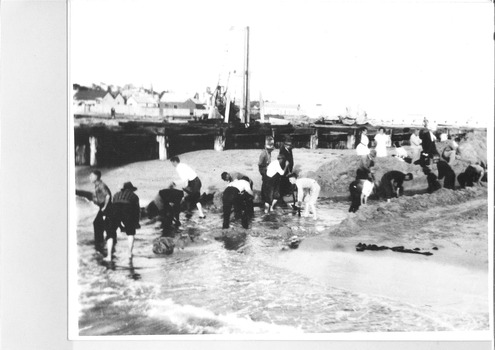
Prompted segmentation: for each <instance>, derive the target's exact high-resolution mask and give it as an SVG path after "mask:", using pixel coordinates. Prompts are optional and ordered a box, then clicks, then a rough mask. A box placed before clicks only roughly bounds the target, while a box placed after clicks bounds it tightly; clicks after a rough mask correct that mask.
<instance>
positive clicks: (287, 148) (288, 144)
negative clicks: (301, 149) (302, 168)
mask: <svg viewBox="0 0 495 350" xmlns="http://www.w3.org/2000/svg"><path fill="white" fill-rule="evenodd" d="M279 154H281V155H283V156H284V157H285V161H286V162H287V173H289V174H291V173H292V170H293V169H294V156H293V155H292V140H291V139H290V138H286V139H285V141H284V145H283V146H282V147H281V148H280V151H279Z"/></svg>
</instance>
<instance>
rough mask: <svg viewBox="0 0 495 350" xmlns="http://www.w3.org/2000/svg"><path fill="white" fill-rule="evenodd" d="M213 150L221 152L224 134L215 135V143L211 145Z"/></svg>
mask: <svg viewBox="0 0 495 350" xmlns="http://www.w3.org/2000/svg"><path fill="white" fill-rule="evenodd" d="M213 147H214V149H215V151H217V152H222V151H223V149H224V148H225V136H223V135H217V136H215V145H214V146H213Z"/></svg>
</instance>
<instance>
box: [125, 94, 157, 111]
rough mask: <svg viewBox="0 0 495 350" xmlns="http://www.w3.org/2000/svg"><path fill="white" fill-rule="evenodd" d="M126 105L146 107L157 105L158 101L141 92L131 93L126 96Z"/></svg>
mask: <svg viewBox="0 0 495 350" xmlns="http://www.w3.org/2000/svg"><path fill="white" fill-rule="evenodd" d="M127 105H128V106H138V107H147V108H152V107H158V103H157V102H156V100H155V99H154V98H153V96H151V95H143V94H139V95H131V96H130V97H128V98H127Z"/></svg>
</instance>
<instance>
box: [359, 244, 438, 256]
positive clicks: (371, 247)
mask: <svg viewBox="0 0 495 350" xmlns="http://www.w3.org/2000/svg"><path fill="white" fill-rule="evenodd" d="M387 249H390V250H391V251H393V252H397V253H410V254H421V255H426V256H430V255H433V253H430V252H420V251H419V250H420V249H419V248H415V249H406V248H404V247H403V246H398V247H392V248H390V247H387V246H380V247H379V246H377V245H376V244H365V243H358V244H357V245H356V251H358V252H364V251H365V250H374V251H377V250H387Z"/></svg>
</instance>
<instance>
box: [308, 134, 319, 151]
mask: <svg viewBox="0 0 495 350" xmlns="http://www.w3.org/2000/svg"><path fill="white" fill-rule="evenodd" d="M317 148H318V129H315V130H314V133H313V134H312V135H311V136H310V137H309V149H317Z"/></svg>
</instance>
